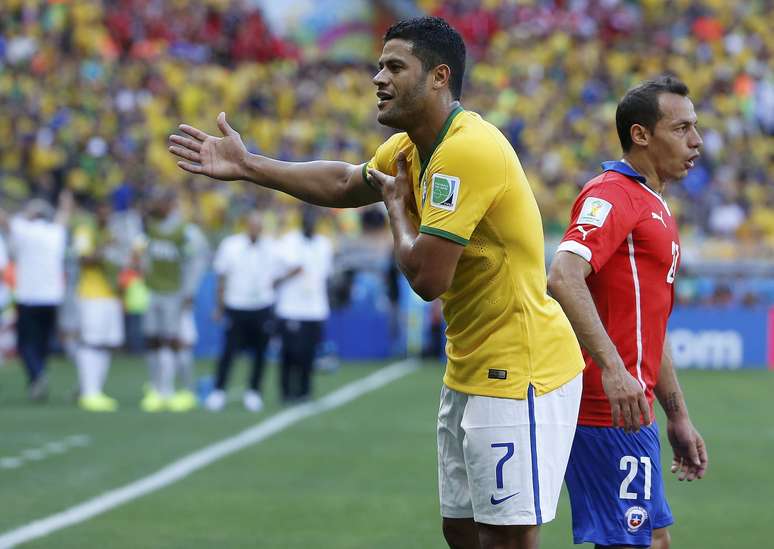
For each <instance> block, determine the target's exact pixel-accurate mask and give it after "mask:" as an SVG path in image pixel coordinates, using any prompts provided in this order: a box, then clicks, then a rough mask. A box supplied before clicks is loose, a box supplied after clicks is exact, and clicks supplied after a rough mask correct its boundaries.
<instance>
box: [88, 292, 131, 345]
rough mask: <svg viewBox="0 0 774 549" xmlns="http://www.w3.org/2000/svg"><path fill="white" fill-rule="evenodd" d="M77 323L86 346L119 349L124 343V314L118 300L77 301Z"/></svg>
mask: <svg viewBox="0 0 774 549" xmlns="http://www.w3.org/2000/svg"><path fill="white" fill-rule="evenodd" d="M78 323H79V326H80V333H81V342H83V343H84V344H86V345H89V346H92V347H120V346H121V345H122V344H123V343H124V312H123V310H122V309H121V302H120V301H119V300H118V299H114V298H99V299H79V300H78Z"/></svg>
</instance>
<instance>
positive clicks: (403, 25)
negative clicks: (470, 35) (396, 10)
mask: <svg viewBox="0 0 774 549" xmlns="http://www.w3.org/2000/svg"><path fill="white" fill-rule="evenodd" d="M394 39H400V40H406V41H407V42H411V44H412V48H411V52H412V53H413V54H414V55H416V56H417V57H418V58H419V60H420V61H421V62H422V68H423V69H424V70H425V72H428V71H430V70H432V69H434V68H435V67H437V66H438V65H448V66H449V68H450V69H451V75H450V76H449V89H450V90H451V93H452V96H453V98H454V99H455V100H459V99H460V97H461V96H462V78H463V76H464V75H465V42H464V41H463V40H462V36H460V33H458V32H457V31H456V30H454V29H453V28H452V26H451V25H449V23H447V22H446V21H444V20H443V19H441V18H440V17H431V16H426V17H415V18H413V19H404V20H403V21H398V22H397V23H395V24H394V25H393V26H391V27H390V28H389V29H387V32H386V33H385V35H384V42H385V43H387V41H388V40H394Z"/></svg>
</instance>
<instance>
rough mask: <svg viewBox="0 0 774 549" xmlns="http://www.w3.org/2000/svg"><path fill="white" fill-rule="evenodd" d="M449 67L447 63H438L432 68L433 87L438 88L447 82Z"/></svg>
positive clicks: (449, 75)
mask: <svg viewBox="0 0 774 549" xmlns="http://www.w3.org/2000/svg"><path fill="white" fill-rule="evenodd" d="M450 77H451V69H450V68H449V65H438V66H437V67H435V68H434V69H433V89H434V90H440V89H441V88H443V87H444V86H447V85H448V84H449V78H450Z"/></svg>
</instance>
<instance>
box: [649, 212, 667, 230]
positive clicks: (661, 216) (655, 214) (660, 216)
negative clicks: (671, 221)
mask: <svg viewBox="0 0 774 549" xmlns="http://www.w3.org/2000/svg"><path fill="white" fill-rule="evenodd" d="M659 214H660V215H659ZM650 216H651V217H652V218H653V219H658V220H659V221H661V224H662V225H663V226H664V228H665V229H666V221H664V212H659V213H656V212H650Z"/></svg>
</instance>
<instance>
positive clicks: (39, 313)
mask: <svg viewBox="0 0 774 549" xmlns="http://www.w3.org/2000/svg"><path fill="white" fill-rule="evenodd" d="M72 208H73V198H72V195H71V194H70V192H69V191H62V192H61V193H60V194H59V205H58V209H57V210H56V212H55V211H54V209H53V207H52V206H51V205H50V204H49V203H48V202H46V201H45V200H42V199H39V198H36V199H33V200H31V201H30V202H29V203H28V204H27V206H26V208H25V210H24V213H23V214H21V215H17V216H15V217H13V218H12V219H11V221H10V248H11V252H12V256H13V258H14V262H15V265H16V311H17V319H16V338H17V339H16V346H17V349H18V352H19V355H20V356H21V359H22V362H23V363H24V367H25V368H26V370H27V378H28V380H29V397H30V399H32V400H37V401H40V400H45V399H46V398H47V396H48V381H47V378H46V371H45V370H46V359H47V358H48V353H49V349H50V344H51V338H52V337H53V335H54V332H55V330H56V315H57V308H58V307H59V305H60V304H61V303H62V300H63V299H64V291H65V279H64V257H65V251H66V246H67V225H68V223H69V221H70V215H71V213H72Z"/></svg>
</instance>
